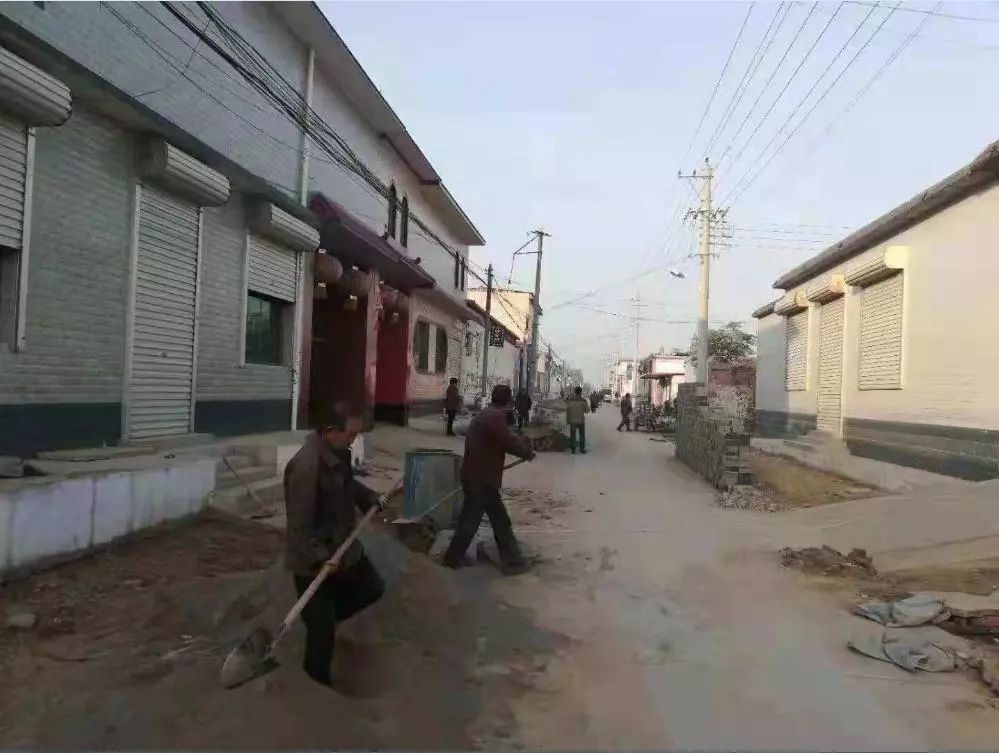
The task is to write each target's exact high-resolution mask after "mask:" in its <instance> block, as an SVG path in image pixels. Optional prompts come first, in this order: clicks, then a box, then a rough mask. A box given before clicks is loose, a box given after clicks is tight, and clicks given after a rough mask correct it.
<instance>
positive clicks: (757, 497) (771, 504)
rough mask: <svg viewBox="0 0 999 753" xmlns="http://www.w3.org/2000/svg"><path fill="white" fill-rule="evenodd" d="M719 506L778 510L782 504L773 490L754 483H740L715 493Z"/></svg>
mask: <svg viewBox="0 0 999 753" xmlns="http://www.w3.org/2000/svg"><path fill="white" fill-rule="evenodd" d="M715 503H716V504H717V505H718V506H719V507H724V508H727V509H734V510H753V511H755V512H777V511H778V510H780V509H781V506H780V505H779V504H778V503H777V498H776V496H775V495H774V493H773V492H771V491H769V490H767V489H761V488H759V487H757V486H753V485H752V484H738V485H737V486H733V487H731V488H730V489H727V490H726V491H723V492H719V493H718V494H716V495H715Z"/></svg>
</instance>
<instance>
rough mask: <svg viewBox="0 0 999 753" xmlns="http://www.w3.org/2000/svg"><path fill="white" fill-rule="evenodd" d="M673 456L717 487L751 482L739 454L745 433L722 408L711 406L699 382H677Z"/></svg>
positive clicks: (744, 443)
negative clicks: (674, 452)
mask: <svg viewBox="0 0 999 753" xmlns="http://www.w3.org/2000/svg"><path fill="white" fill-rule="evenodd" d="M676 411H677V424H676V457H677V458H679V459H680V460H681V461H683V462H684V463H685V464H686V465H688V466H689V467H690V468H691V469H693V470H694V471H696V472H697V473H699V474H701V475H702V476H703V477H704V478H706V479H707V480H708V481H709V482H710V483H711V484H712V486H714V487H715V488H717V489H731V488H732V487H734V486H736V485H738V484H751V483H753V477H752V474H751V473H750V471H749V468H748V466H747V464H746V462H745V460H744V458H743V457H742V453H743V450H744V448H747V447H749V434H747V433H745V432H744V431H742V428H743V427H742V426H741V425H740V426H735V425H734V424H735V423H739V422H736V421H734V420H733V419H732V418H731V417H730V416H728V415H726V413H725V411H723V410H719V409H717V408H716V409H713V408H712V406H711V402H710V399H709V397H708V393H707V390H706V389H705V387H704V385H703V384H699V383H687V384H681V385H680V391H679V394H678V395H677V399H676Z"/></svg>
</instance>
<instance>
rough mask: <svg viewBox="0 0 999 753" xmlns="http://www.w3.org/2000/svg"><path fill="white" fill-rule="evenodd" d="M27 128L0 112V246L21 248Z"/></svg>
mask: <svg viewBox="0 0 999 753" xmlns="http://www.w3.org/2000/svg"><path fill="white" fill-rule="evenodd" d="M27 164H28V129H27V128H26V127H25V125H24V124H23V123H21V122H20V121H17V120H13V119H11V118H8V117H6V116H5V115H2V114H0V246H7V247H8V248H20V247H21V231H22V229H23V225H24V181H25V177H26V176H27Z"/></svg>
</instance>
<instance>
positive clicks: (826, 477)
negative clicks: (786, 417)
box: [743, 450, 874, 509]
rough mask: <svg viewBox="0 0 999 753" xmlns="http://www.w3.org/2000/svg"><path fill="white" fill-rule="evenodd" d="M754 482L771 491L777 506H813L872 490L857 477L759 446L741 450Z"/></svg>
mask: <svg viewBox="0 0 999 753" xmlns="http://www.w3.org/2000/svg"><path fill="white" fill-rule="evenodd" d="M743 457H744V459H745V460H746V461H747V462H748V464H749V468H750V470H751V471H752V473H753V478H754V479H755V484H756V486H757V487H759V488H760V489H762V490H765V491H766V492H767V493H769V494H771V495H772V497H773V501H774V503H775V504H777V506H778V508H780V509H794V508H801V507H816V506H818V505H827V504H831V503H834V502H843V501H845V500H848V499H858V498H860V497H867V496H871V495H872V494H874V492H873V490H872V489H870V488H869V487H866V486H863V485H862V484H858V483H857V482H856V481H851V480H850V479H847V478H844V477H842V476H837V475H835V474H833V473H827V472H825V471H820V470H818V469H817V468H811V467H809V466H807V465H804V464H802V463H799V462H797V461H795V460H792V459H791V458H786V457H781V456H779V455H769V454H767V453H765V452H760V451H759V450H749V451H748V452H745V453H744V454H743Z"/></svg>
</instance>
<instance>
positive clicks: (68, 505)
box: [0, 458, 216, 578]
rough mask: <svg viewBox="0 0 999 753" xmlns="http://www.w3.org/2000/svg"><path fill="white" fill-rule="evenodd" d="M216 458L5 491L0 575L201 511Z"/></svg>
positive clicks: (35, 482) (0, 491) (22, 484)
mask: <svg viewBox="0 0 999 753" xmlns="http://www.w3.org/2000/svg"><path fill="white" fill-rule="evenodd" d="M215 464H216V459H215V458H207V459H204V460H191V461H184V462H177V463H175V464H172V465H170V466H166V467H160V468H151V469H148V468H147V469H142V470H135V471H123V472H115V473H108V474H102V475H94V476H83V477H77V478H59V479H48V478H34V479H23V480H19V481H17V482H7V483H6V484H5V486H4V487H0V578H2V576H4V575H9V574H12V573H15V572H18V571H22V570H28V569H31V568H33V567H37V566H40V565H44V564H47V563H50V562H53V561H59V560H61V559H67V558H70V557H72V556H74V555H76V554H79V553H82V552H84V551H86V550H88V549H92V548H93V547H96V546H100V545H101V544H106V543H108V542H110V541H113V540H114V539H117V538H120V537H122V536H126V535H128V534H130V533H135V532H136V531H139V530H141V529H143V528H148V527H150V526H153V525H156V524H157V523H162V522H163V521H166V520H172V519H175V518H181V517H184V516H186V515H191V514H193V513H196V512H198V511H200V510H201V509H203V508H204V507H205V506H206V505H207V504H208V497H209V494H210V493H211V492H212V491H213V490H214V488H215Z"/></svg>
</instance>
